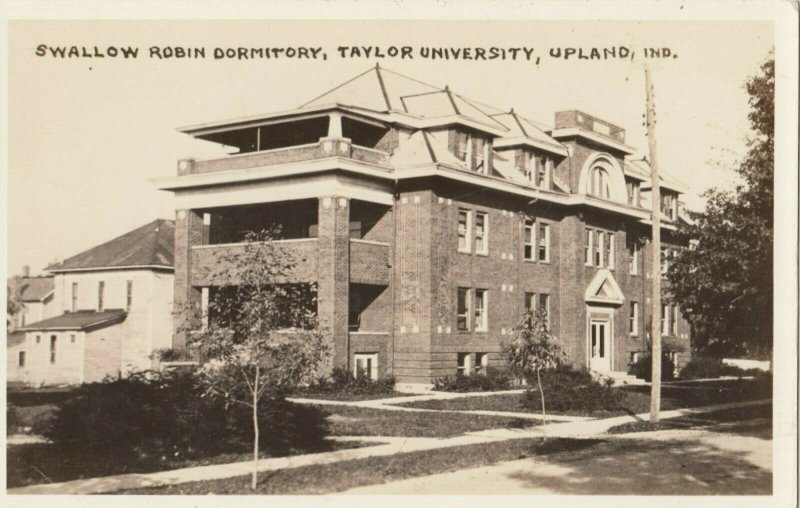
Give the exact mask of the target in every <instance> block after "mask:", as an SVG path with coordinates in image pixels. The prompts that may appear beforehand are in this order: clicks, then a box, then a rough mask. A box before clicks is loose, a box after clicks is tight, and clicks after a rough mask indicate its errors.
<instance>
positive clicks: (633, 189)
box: [625, 180, 641, 207]
mask: <svg viewBox="0 0 800 508" xmlns="http://www.w3.org/2000/svg"><path fill="white" fill-rule="evenodd" d="M640 185H641V184H640V183H639V182H637V181H636V180H629V181H628V183H626V184H625V186H626V188H627V189H628V204H629V205H631V206H636V207H639V206H641V205H640V203H641V199H640V196H641V194H640Z"/></svg>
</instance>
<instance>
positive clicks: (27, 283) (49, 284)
mask: <svg viewBox="0 0 800 508" xmlns="http://www.w3.org/2000/svg"><path fill="white" fill-rule="evenodd" d="M19 285H20V296H21V299H22V301H23V302H41V301H42V300H44V299H46V298H47V297H48V296H50V295H51V294H53V289H54V284H53V276H46V277H22V278H21V279H20V281H19Z"/></svg>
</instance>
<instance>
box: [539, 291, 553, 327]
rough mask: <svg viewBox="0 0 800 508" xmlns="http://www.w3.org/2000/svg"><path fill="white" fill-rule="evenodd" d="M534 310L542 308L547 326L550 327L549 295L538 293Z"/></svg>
mask: <svg viewBox="0 0 800 508" xmlns="http://www.w3.org/2000/svg"><path fill="white" fill-rule="evenodd" d="M536 310H543V311H544V314H545V317H546V319H547V326H548V328H549V327H550V295H548V294H545V293H539V298H538V301H537V302H536Z"/></svg>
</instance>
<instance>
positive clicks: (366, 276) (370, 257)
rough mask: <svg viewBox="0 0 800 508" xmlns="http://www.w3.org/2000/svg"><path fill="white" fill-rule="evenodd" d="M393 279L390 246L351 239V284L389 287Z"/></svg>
mask: <svg viewBox="0 0 800 508" xmlns="http://www.w3.org/2000/svg"><path fill="white" fill-rule="evenodd" d="M390 278H391V258H390V253H389V244H388V243H384V242H373V241H368V240H357V239H355V238H351V239H350V282H353V283H357V284H380V285H387V284H389V280H390Z"/></svg>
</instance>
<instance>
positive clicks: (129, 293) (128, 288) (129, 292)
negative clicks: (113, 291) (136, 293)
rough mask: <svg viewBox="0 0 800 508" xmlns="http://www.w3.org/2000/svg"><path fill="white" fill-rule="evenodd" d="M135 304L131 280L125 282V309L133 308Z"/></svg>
mask: <svg viewBox="0 0 800 508" xmlns="http://www.w3.org/2000/svg"><path fill="white" fill-rule="evenodd" d="M132 304H133V281H132V280H129V281H127V282H126V284H125V310H127V311H129V310H131V305H132Z"/></svg>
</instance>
